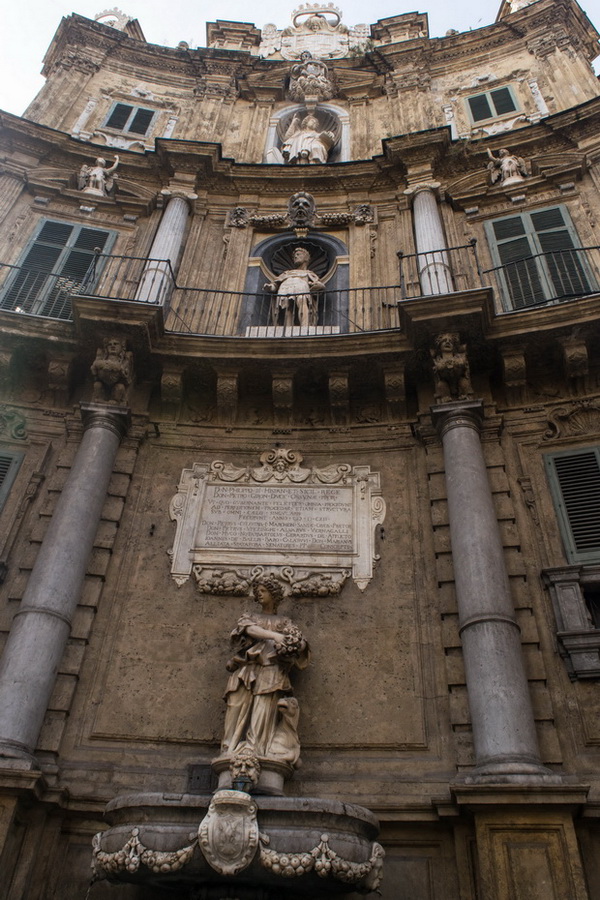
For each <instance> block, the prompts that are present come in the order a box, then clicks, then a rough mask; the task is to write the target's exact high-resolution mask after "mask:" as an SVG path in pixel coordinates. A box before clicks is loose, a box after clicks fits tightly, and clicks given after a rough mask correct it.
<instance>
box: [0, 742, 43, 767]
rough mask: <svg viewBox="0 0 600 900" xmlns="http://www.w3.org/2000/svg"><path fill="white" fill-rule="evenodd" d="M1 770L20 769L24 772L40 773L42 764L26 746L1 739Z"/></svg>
mask: <svg viewBox="0 0 600 900" xmlns="http://www.w3.org/2000/svg"><path fill="white" fill-rule="evenodd" d="M0 769H20V770H21V771H23V772H33V771H37V772H39V771H40V764H39V763H38V761H37V759H36V758H35V756H34V755H33V754H32V753H30V752H29V750H28V749H27V747H25V745H24V744H19V743H17V742H16V741H7V740H2V739H1V738H0Z"/></svg>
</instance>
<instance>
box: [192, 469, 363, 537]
mask: <svg viewBox="0 0 600 900" xmlns="http://www.w3.org/2000/svg"><path fill="white" fill-rule="evenodd" d="M352 495H353V487H352V485H347V486H344V487H321V486H319V485H310V486H306V487H296V486H294V487H285V486H284V485H273V486H272V487H266V486H262V485H261V486H256V487H254V486H251V485H247V486H246V485H235V486H234V485H216V484H209V485H207V486H206V494H205V502H204V508H203V515H202V520H201V521H200V524H199V528H198V532H197V535H198V543H199V546H201V547H204V548H209V547H210V548H214V549H230V550H233V549H237V550H293V551H298V552H303V551H306V552H311V553H319V552H320V553H353V552H354V546H353V540H352V537H353V534H352V532H353V529H352V501H353V497H352Z"/></svg>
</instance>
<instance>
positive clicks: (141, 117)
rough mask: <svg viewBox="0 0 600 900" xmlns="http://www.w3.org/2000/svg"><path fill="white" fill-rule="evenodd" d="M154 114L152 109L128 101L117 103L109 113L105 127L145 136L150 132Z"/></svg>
mask: <svg viewBox="0 0 600 900" xmlns="http://www.w3.org/2000/svg"><path fill="white" fill-rule="evenodd" d="M154 115H155V113H154V110H152V109H145V108H144V107H142V106H130V105H129V104H128V103H115V105H114V106H113V108H112V109H111V111H110V113H109V114H108V117H107V119H106V122H105V123H104V127H105V128H114V129H115V130H116V131H126V132H129V133H131V134H139V135H140V136H143V135H145V134H147V133H148V129H149V128H150V125H151V123H152V120H153V118H154Z"/></svg>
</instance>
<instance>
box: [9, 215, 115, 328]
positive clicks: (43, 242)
mask: <svg viewBox="0 0 600 900" xmlns="http://www.w3.org/2000/svg"><path fill="white" fill-rule="evenodd" d="M114 238H115V233H114V232H112V231H104V230H102V229H99V228H88V227H86V226H83V225H74V224H71V223H69V222H54V221H50V220H47V219H46V220H44V221H43V222H42V223H41V224H40V227H39V229H38V231H37V234H36V235H35V237H34V238H33V240H32V242H31V244H30V245H29V247H28V248H27V249H26V250H25V252H24V254H23V257H22V258H21V261H20V262H19V264H18V268H17V270H16V272H15V274H14V275H13V277H12V278H10V279H9V281H8V283H7V285H6V287H5V288H4V290H3V291H2V294H1V296H0V309H10V310H14V311H15V312H24V313H29V314H30V315H36V316H47V317H48V318H51V319H64V320H70V319H71V312H72V310H71V296H72V294H74V293H77V291H78V290H79V289H81V286H82V284H83V282H84V279H85V276H86V273H87V272H88V270H89V268H90V265H91V263H92V261H93V259H94V251H95V250H96V249H99V250H100V251H101V252H107V251H108V250H109V248H110V246H111V245H112V243H113V241H114Z"/></svg>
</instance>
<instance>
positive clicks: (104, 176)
mask: <svg viewBox="0 0 600 900" xmlns="http://www.w3.org/2000/svg"><path fill="white" fill-rule="evenodd" d="M118 165H119V157H118V156H115V161H114V163H113V164H112V166H110V167H109V168H107V167H106V160H105V159H103V158H102V157H101V156H99V157H98V159H97V160H96V162H95V163H94V165H93V166H86V165H83V166H82V167H81V169H80V170H79V182H78V186H79V190H80V191H83V192H84V193H85V194H94V195H95V196H96V197H111V196H112V195H113V194H114V191H115V180H116V179H117V178H118V175H115V174H114V173H115V172H116V170H117V166H118Z"/></svg>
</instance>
